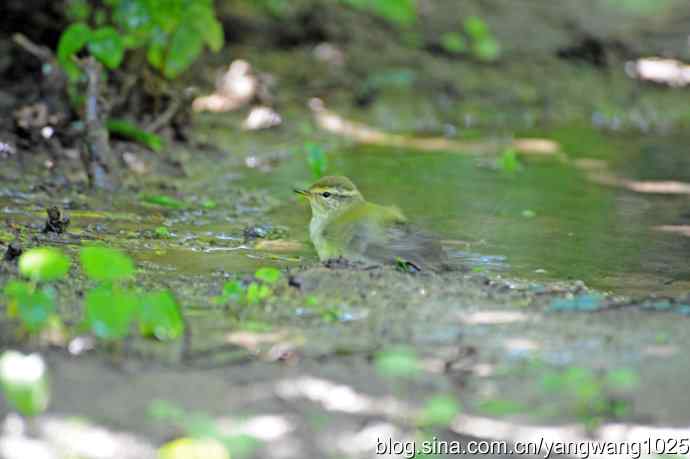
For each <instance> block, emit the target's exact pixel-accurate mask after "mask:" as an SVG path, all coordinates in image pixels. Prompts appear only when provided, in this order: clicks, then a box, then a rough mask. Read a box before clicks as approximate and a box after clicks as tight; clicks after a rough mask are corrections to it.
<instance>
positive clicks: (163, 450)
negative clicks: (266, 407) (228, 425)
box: [157, 436, 235, 459]
mask: <svg viewBox="0 0 690 459" xmlns="http://www.w3.org/2000/svg"><path fill="white" fill-rule="evenodd" d="M157 457H158V458H159V459H192V458H199V459H201V458H203V459H230V454H229V453H228V451H227V448H226V447H225V445H223V443H221V442H220V441H219V440H217V439H214V438H212V437H209V436H203V437H200V438H193V437H182V438H178V439H176V440H172V441H170V442H168V443H165V444H164V445H163V446H161V447H160V448H159V449H158V455H157ZM233 457H235V456H233Z"/></svg>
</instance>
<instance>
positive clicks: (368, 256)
mask: <svg viewBox="0 0 690 459" xmlns="http://www.w3.org/2000/svg"><path fill="white" fill-rule="evenodd" d="M295 192H296V193H299V194H301V195H303V196H304V197H306V198H307V199H308V200H309V204H310V205H311V211H312V217H311V222H310V224H309V236H310V238H311V241H312V243H313V244H314V247H315V248H316V251H317V253H318V255H319V259H321V260H322V261H326V260H329V259H334V258H339V257H343V258H346V259H348V260H351V261H364V262H374V263H396V262H399V261H401V260H402V261H405V262H409V263H414V265H415V266H416V267H424V268H430V269H436V268H438V267H439V265H440V264H442V263H443V261H444V260H445V254H444V253H443V249H442V248H441V245H440V243H439V242H438V240H436V239H435V238H433V237H431V236H430V235H428V234H425V233H423V232H421V231H415V230H413V229H412V228H411V227H410V226H409V225H408V224H407V220H406V219H405V216H404V215H403V214H402V212H401V211H400V210H399V209H398V208H397V207H392V206H391V207H389V206H381V205H378V204H374V203H371V202H368V201H366V200H365V199H364V197H363V196H362V194H361V193H360V192H359V190H358V189H357V187H356V186H355V185H354V184H353V183H352V181H350V179H348V178H347V177H336V176H329V177H323V178H322V179H320V180H319V181H317V182H316V183H314V184H313V185H312V186H310V187H309V188H308V189H306V190H295Z"/></svg>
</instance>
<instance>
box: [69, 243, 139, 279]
mask: <svg viewBox="0 0 690 459" xmlns="http://www.w3.org/2000/svg"><path fill="white" fill-rule="evenodd" d="M79 258H80V260H81V265H82V268H83V269H84V272H85V273H86V275H87V276H89V278H91V279H93V280H97V281H104V282H109V281H115V280H120V279H124V278H126V277H130V276H132V275H133V274H134V263H133V262H132V259H131V258H130V257H128V256H127V255H125V254H124V253H122V252H121V251H119V250H116V249H110V248H107V247H84V248H82V249H81V251H80V253H79Z"/></svg>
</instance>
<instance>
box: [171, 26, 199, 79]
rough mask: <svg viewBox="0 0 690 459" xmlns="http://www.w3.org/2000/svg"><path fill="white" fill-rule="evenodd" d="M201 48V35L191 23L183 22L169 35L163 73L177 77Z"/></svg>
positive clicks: (192, 60)
mask: <svg viewBox="0 0 690 459" xmlns="http://www.w3.org/2000/svg"><path fill="white" fill-rule="evenodd" d="M202 49H203V38H202V36H201V35H200V34H199V33H198V32H197V30H196V29H195V28H194V27H193V26H192V25H191V24H188V23H186V22H183V23H182V24H180V26H179V27H178V28H177V29H176V30H175V31H174V32H173V34H172V37H170V47H169V48H168V53H167V55H166V57H165V65H164V67H163V75H164V76H165V77H166V78H170V79H172V78H175V77H177V76H178V75H180V74H181V73H182V72H184V71H185V70H186V69H187V67H189V66H190V65H191V64H192V62H194V60H195V59H196V58H197V57H198V56H199V54H200V53H201V50H202Z"/></svg>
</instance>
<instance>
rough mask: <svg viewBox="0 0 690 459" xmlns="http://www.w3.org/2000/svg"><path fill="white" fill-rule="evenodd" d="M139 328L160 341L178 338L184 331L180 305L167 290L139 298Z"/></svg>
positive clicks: (144, 334)
mask: <svg viewBox="0 0 690 459" xmlns="http://www.w3.org/2000/svg"><path fill="white" fill-rule="evenodd" d="M139 314H140V317H139V330H140V332H141V334H142V335H143V336H150V337H155V338H157V339H159V340H161V341H167V340H172V339H176V338H179V337H180V336H182V333H183V332H184V322H183V320H182V314H181V312H180V306H179V305H178V303H177V300H176V299H175V296H174V295H173V294H172V292H170V291H169V290H163V291H159V292H151V293H147V294H145V295H144V296H143V298H142V299H141V310H140V313H139Z"/></svg>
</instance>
